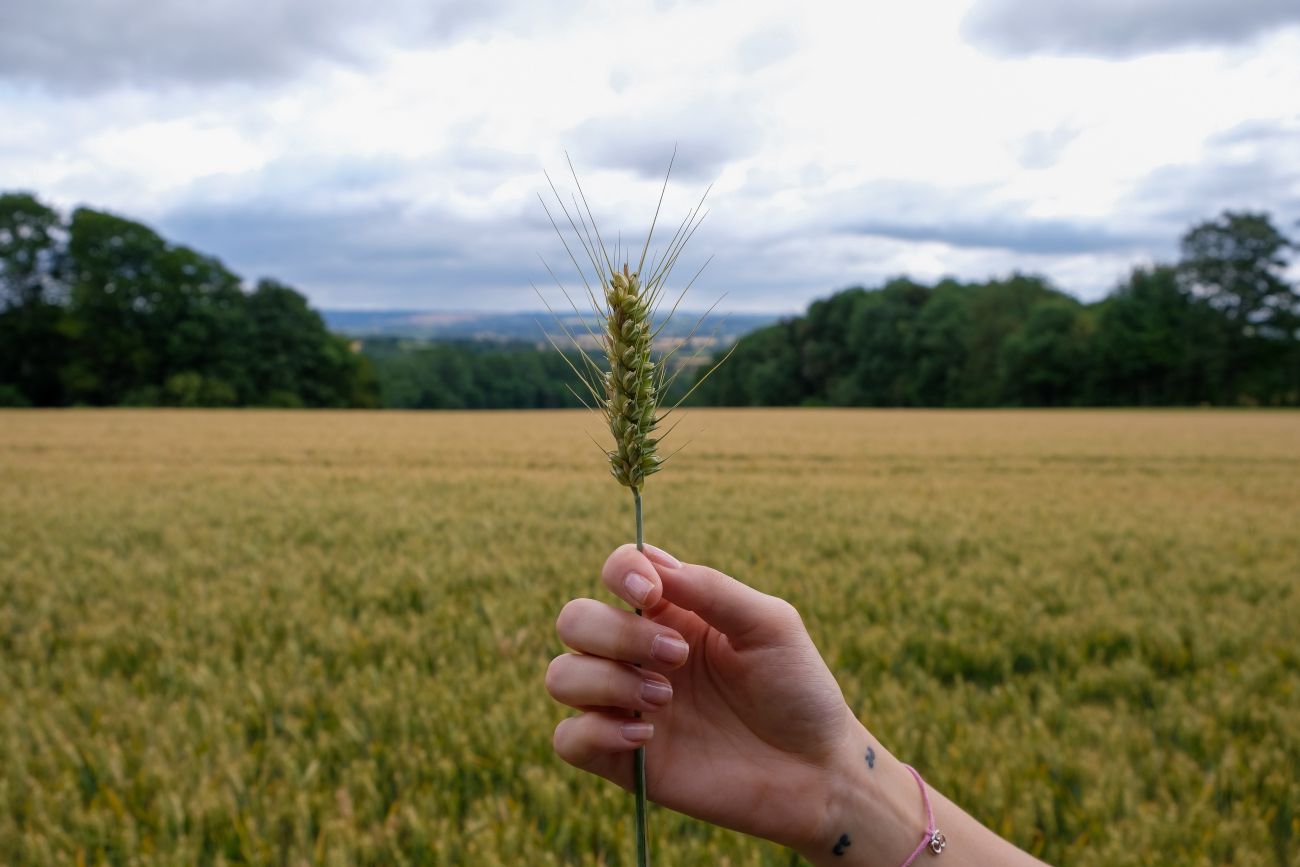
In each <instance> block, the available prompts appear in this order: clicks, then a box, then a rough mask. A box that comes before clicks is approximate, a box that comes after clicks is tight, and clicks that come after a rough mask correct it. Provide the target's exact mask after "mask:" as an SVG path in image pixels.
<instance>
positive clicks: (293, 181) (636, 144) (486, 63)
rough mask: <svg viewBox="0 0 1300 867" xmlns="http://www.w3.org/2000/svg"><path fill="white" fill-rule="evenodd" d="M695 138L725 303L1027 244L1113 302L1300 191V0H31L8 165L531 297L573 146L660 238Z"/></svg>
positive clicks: (5, 29) (193, 241)
mask: <svg viewBox="0 0 1300 867" xmlns="http://www.w3.org/2000/svg"><path fill="white" fill-rule="evenodd" d="M372 6H374V7H377V8H371V7H372ZM674 145H676V147H677V150H678V157H677V164H676V168H675V170H674V175H673V179H672V182H671V183H670V185H669V189H668V196H667V200H666V206H665V208H666V214H667V216H668V217H669V218H671V219H674V220H675V219H678V218H680V217H681V216H683V215H684V214H685V212H686V210H687V208H688V207H689V206H690V205H691V204H692V203H693V202H694V201H695V200H696V199H697V198H698V197H699V195H700V194H701V193H702V192H703V191H704V189H705V188H706V187H707V186H708V185H709V184H712V185H713V187H712V192H711V194H710V196H709V207H710V212H709V216H708V219H707V220H706V221H705V224H704V226H703V227H702V228H701V229H700V231H699V233H698V234H697V235H696V237H695V239H694V240H693V242H692V247H691V249H690V250H689V251H688V253H687V255H686V257H685V258H684V259H683V268H682V272H683V273H685V272H686V269H687V267H689V266H690V265H692V264H697V263H698V262H700V261H702V260H703V259H704V258H705V257H706V256H708V255H712V256H713V257H714V258H713V262H712V264H711V265H710V266H709V269H708V271H706V273H705V275H704V277H703V278H701V282H700V284H699V289H698V290H697V292H696V296H695V297H696V298H697V299H698V300H700V301H701V302H702V303H701V304H698V305H696V306H703V304H707V303H708V302H709V301H711V300H712V299H713V298H715V297H717V296H718V295H721V294H722V293H726V299H725V301H724V303H723V305H722V306H723V308H724V309H732V310H752V311H795V310H799V309H801V308H802V307H803V306H804V305H805V304H806V302H807V301H808V300H810V299H812V298H814V297H818V296H821V295H825V294H827V293H829V292H830V291H832V290H834V289H837V288H841V287H844V286H847V285H852V284H860V283H864V284H868V285H870V284H871V283H873V282H876V281H879V280H881V279H883V278H886V277H888V276H892V275H897V274H904V273H906V274H909V275H911V276H914V277H918V278H924V279H932V278H937V277H940V276H943V275H955V276H959V277H967V278H983V277H987V276H989V275H995V274H1006V273H1008V272H1010V271H1011V270H1013V269H1019V270H1022V271H1032V272H1038V273H1042V274H1046V275H1047V276H1049V277H1050V278H1051V279H1052V280H1053V281H1055V283H1056V284H1057V285H1058V286H1059V287H1061V288H1063V289H1065V290H1067V291H1070V292H1072V293H1074V294H1076V295H1078V296H1080V297H1083V298H1095V297H1099V296H1100V295H1102V294H1104V293H1105V292H1106V291H1107V290H1108V289H1109V288H1110V287H1112V286H1113V285H1114V283H1115V281H1116V280H1117V279H1118V278H1119V277H1121V276H1122V275H1123V274H1124V273H1126V272H1127V270H1128V269H1129V268H1131V267H1132V266H1133V265H1134V264H1136V263H1141V262H1147V261H1151V260H1153V259H1167V258H1170V257H1171V256H1173V255H1174V253H1175V251H1176V245H1177V238H1178V236H1179V234H1180V233H1181V232H1182V231H1183V230H1184V229H1185V228H1186V227H1187V226H1188V225H1189V224H1191V223H1192V222H1194V221H1196V220H1199V219H1204V218H1207V217H1210V216H1213V215H1215V214H1217V213H1218V212H1219V211H1221V210H1223V209H1224V208H1251V209H1267V210H1270V211H1272V212H1273V213H1274V215H1275V217H1276V218H1277V219H1278V221H1279V222H1281V223H1283V224H1284V225H1286V226H1287V227H1288V228H1291V227H1293V226H1294V225H1295V221H1296V220H1297V219H1298V218H1300V3H1297V2H1296V0H1232V2H1227V0H1091V2H1088V3H1078V2H1068V0H974V2H964V0H951V2H949V0H926V2H924V3H849V2H844V3H826V2H818V0H803V2H799V3H789V2H777V0H757V2H756V0H735V2H732V0H717V2H668V0H657V2H619V3H613V2H606V3H594V2H593V3H585V4H584V3H578V2H559V0H397V2H386V3H385V2H381V3H377V4H362V3H357V2H354V0H223V2H220V3H213V4H199V3H192V2H173V0H44V2H41V3H4V4H3V5H0V189H25V190H31V191H33V192H36V193H37V194H38V195H40V196H41V197H42V198H43V199H45V200H46V201H49V202H51V203H53V204H56V205H58V206H60V207H64V208H71V207H73V206H75V205H79V204H86V205H90V206H92V207H97V208H102V209H106V210H111V211H115V212H118V213H121V214H123V215H126V216H130V217H133V218H136V219H140V220H143V221H144V222H146V223H148V224H150V225H151V226H154V227H155V228H157V229H159V230H160V231H162V232H163V233H164V234H165V235H166V236H167V237H168V238H169V239H171V240H174V241H177V242H180V243H185V244H189V245H191V246H194V247H196V248H198V249H199V250H202V251H204V252H207V253H211V254H214V255H216V256H218V257H220V258H221V259H223V260H224V261H225V262H226V263H227V265H229V266H230V267H232V268H233V269H234V270H236V271H237V272H239V273H240V274H242V275H243V276H245V277H246V278H255V277H258V276H263V275H268V276H275V277H278V278H280V279H283V280H285V281H287V282H290V283H292V284H294V285H295V286H297V287H298V288H300V289H301V290H302V291H304V292H305V293H306V294H307V295H308V296H309V297H310V298H311V299H312V301H313V302H314V303H316V304H317V305H320V306H326V307H346V308H358V309H364V308H370V309H377V308H394V307H400V308H437V309H479V310H511V309H534V308H536V307H537V306H538V304H537V301H536V299H535V296H534V295H533V291H532V289H530V288H529V284H530V281H537V282H538V283H539V284H541V285H543V286H544V285H545V283H546V280H547V279H548V278H547V277H546V272H545V271H544V270H543V268H542V266H541V264H540V262H539V259H538V257H539V254H540V255H542V256H545V257H546V258H547V259H548V260H549V261H552V262H553V263H555V264H557V265H558V264H562V263H563V262H564V255H563V251H562V248H560V247H559V246H558V243H557V242H556V241H555V239H554V236H553V234H552V230H551V227H550V225H549V223H548V222H547V219H546V215H545V213H544V211H543V210H542V207H541V205H540V204H539V202H538V199H537V194H538V193H542V192H547V193H548V194H549V191H548V188H547V185H546V179H545V177H544V175H543V171H544V170H549V171H550V172H551V174H552V176H555V177H556V178H557V181H558V180H561V179H562V177H563V175H564V173H565V172H566V171H567V168H566V163H565V153H566V152H567V153H568V154H570V155H571V157H572V159H573V162H574V164H575V165H576V166H577V168H578V171H579V176H580V179H581V181H582V183H583V187H584V189H585V190H586V191H587V193H588V195H589V197H590V198H591V200H592V206H593V210H594V211H595V216H596V218H597V220H598V221H599V222H600V224H601V228H602V229H603V230H604V231H605V233H606V234H607V235H609V236H616V235H617V234H618V233H620V232H621V233H622V235H623V237H624V238H633V237H639V236H641V235H643V234H644V232H645V230H646V228H647V226H648V223H649V219H650V216H651V214H652V211H653V206H654V201H655V198H656V196H657V194H658V186H659V183H660V181H661V179H662V173H663V171H664V168H665V167H666V165H667V162H668V159H669V156H670V155H671V153H672V150H673V147H674ZM571 188H572V182H571V181H570V182H568V183H566V184H564V185H562V190H570V189H571ZM692 256H694V258H692ZM562 276H565V275H563V274H562ZM565 278H566V280H567V279H569V278H568V277H567V276H566V277H565Z"/></svg>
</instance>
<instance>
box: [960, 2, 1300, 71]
mask: <svg viewBox="0 0 1300 867" xmlns="http://www.w3.org/2000/svg"><path fill="white" fill-rule="evenodd" d="M1297 24H1300V3H1297V2H1296V0H1236V2H1233V3H1224V2H1222V0H1088V2H1072V0H978V2H977V3H976V4H975V6H974V7H973V8H972V9H971V10H970V12H969V13H967V16H966V18H965V20H964V21H963V22H962V33H963V35H964V36H965V37H966V38H967V39H968V40H970V41H971V42H973V43H975V44H976V45H979V46H982V47H984V48H987V49H989V50H991V51H993V52H996V53H999V54H1006V55H1013V56H1020V55H1034V54H1066V55H1095V56H1101V57H1110V58H1127V57H1135V56H1138V55H1141V54H1148V53H1152V52H1158V51H1166V50H1171V49H1179V48H1188V47H1196V46H1209V45H1234V44H1239V43H1243V42H1247V41H1249V40H1252V39H1254V38H1256V37H1258V36H1261V35H1263V34H1266V33H1268V32H1270V31H1272V30H1275V29H1278V28H1282V27H1287V26H1292V25H1297Z"/></svg>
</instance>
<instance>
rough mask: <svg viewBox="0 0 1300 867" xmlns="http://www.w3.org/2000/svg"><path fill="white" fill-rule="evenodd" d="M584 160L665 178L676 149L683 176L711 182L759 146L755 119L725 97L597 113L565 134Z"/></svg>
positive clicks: (675, 169) (676, 166)
mask: <svg viewBox="0 0 1300 867" xmlns="http://www.w3.org/2000/svg"><path fill="white" fill-rule="evenodd" d="M565 138H566V139H567V140H568V141H571V142H572V143H573V144H572V148H573V151H574V156H575V158H576V159H577V160H579V161H581V162H582V163H584V164H588V165H592V166H595V167H599V168H607V169H621V170H627V171H631V172H634V173H636V174H637V175H640V176H641V177H644V178H661V177H663V174H664V170H665V169H666V168H667V167H668V159H669V157H671V156H672V153H673V148H674V147H676V149H677V161H676V162H675V163H674V164H673V174H674V175H675V176H677V177H679V178H685V179H691V180H705V181H711V180H713V179H715V178H716V177H717V176H718V173H719V172H721V170H722V167H723V166H725V165H726V164H727V163H729V162H731V161H732V160H735V159H739V158H741V157H744V156H748V155H749V154H751V153H753V152H754V151H755V150H757V148H758V145H759V129H758V125H757V124H756V123H755V122H754V120H753V119H752V118H751V117H749V116H748V115H747V114H745V113H743V112H741V111H740V110H739V109H737V108H735V107H734V106H732V105H729V104H724V103H722V102H721V101H716V102H707V101H703V100H697V101H694V102H689V103H685V104H683V105H680V106H676V107H674V108H673V109H672V110H671V111H670V112H668V113H656V112H652V113H647V114H608V115H603V116H599V117H595V118H592V119H591V120H587V121H585V122H583V123H581V124H579V125H578V126H577V127H575V128H574V129H572V130H570V131H569V133H568V134H567V135H566V136H565Z"/></svg>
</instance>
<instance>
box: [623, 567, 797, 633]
mask: <svg viewBox="0 0 1300 867" xmlns="http://www.w3.org/2000/svg"><path fill="white" fill-rule="evenodd" d="M639 578H649V579H650V581H651V584H652V587H651V589H650V590H649V591H647V592H646V593H645V594H644V596H643V597H642V599H643V602H642V603H638V602H637V601H636V600H635V599H634V598H632V596H633V591H632V589H631V588H634V587H639V586H641V585H640V583H639V581H638V580H637V579H639ZM601 579H602V580H603V581H604V582H605V586H606V587H608V588H609V589H610V590H612V591H614V593H616V594H617V595H619V596H620V597H622V598H623V599H625V600H627V601H629V602H631V603H632V604H640V606H641V607H642V608H645V609H647V613H649V614H651V615H652V616H653V615H654V613H655V610H656V609H657V608H658V607H659V606H662V605H663V604H666V603H671V604H673V605H677V606H680V607H681V608H685V609H687V610H689V611H693V612H695V614H697V615H698V616H699V617H700V619H702V620H704V621H705V622H706V623H708V624H709V625H710V626H712V627H714V628H715V629H717V630H718V631H719V632H721V633H723V634H724V635H726V636H727V638H728V639H729V640H730V641H731V644H732V646H733V647H739V646H741V645H743V644H763V643H775V642H779V641H781V640H784V639H786V638H788V637H789V636H791V635H792V634H797V633H798V631H800V630H802V623H801V621H800V620H799V615H798V612H796V611H795V610H794V607H793V606H791V605H790V604H789V603H788V602H786V601H785V600H784V599H778V598H777V597H775V596H769V595H767V594H766V593H761V592H759V591H758V590H755V589H754V588H752V587H750V586H748V585H746V584H742V583H741V582H739V581H737V580H736V579H735V578H732V577H730V576H729V575H724V574H723V573H721V572H719V571H718V570H716V569H710V568H709V567H708V566H698V565H695V564H692V563H682V562H681V561H679V560H677V558H675V557H673V556H672V555H671V554H669V553H667V552H665V551H661V550H659V549H658V548H655V547H653V546H651V545H647V546H646V550H645V552H644V553H643V552H641V551H638V550H637V549H636V546H634V545H623V546H622V547H620V548H618V549H616V550H615V551H614V553H613V554H611V555H610V556H609V559H607V560H606V561H605V567H604V569H603V570H601Z"/></svg>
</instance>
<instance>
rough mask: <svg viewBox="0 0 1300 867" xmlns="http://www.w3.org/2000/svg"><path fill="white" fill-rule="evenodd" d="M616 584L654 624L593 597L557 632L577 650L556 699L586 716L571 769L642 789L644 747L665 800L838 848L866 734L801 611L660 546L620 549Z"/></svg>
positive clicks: (753, 828) (572, 745)
mask: <svg viewBox="0 0 1300 867" xmlns="http://www.w3.org/2000/svg"><path fill="white" fill-rule="evenodd" d="M601 578H602V580H603V581H604V583H605V586H606V587H607V588H608V589H609V590H610V591H611V592H613V593H614V594H615V595H616V596H618V597H619V598H621V599H623V600H624V601H625V602H627V603H628V604H630V605H633V606H636V607H640V608H642V609H643V610H644V614H645V616H644V617H637V616H635V615H634V614H633V613H632V612H630V611H626V610H623V609H620V608H615V607H613V606H611V605H607V604H605V603H603V602H598V601H596V600H594V599H574V600H572V601H570V602H569V603H568V604H566V605H565V606H564V608H563V610H562V611H561V612H560V616H559V619H558V620H557V621H556V629H557V630H558V632H559V635H560V638H561V640H563V642H564V643H565V644H566V645H567V646H568V647H570V648H572V649H573V650H575V651H577V653H570V654H564V655H562V656H559V657H557V658H556V659H555V660H554V661H552V663H551V665H550V668H549V669H548V670H547V673H546V687H547V690H548V691H549V692H550V694H551V695H552V697H554V698H555V699H556V700H557V701H559V702H562V703H564V704H566V705H569V706H571V707H574V708H577V709H579V710H581V711H583V712H582V713H581V714H579V715H578V716H575V717H571V718H569V719H566V720H563V721H562V722H561V723H560V724H559V725H558V726H557V727H556V729H555V737H554V745H555V751H556V752H557V753H558V754H559V756H560V757H561V758H562V759H564V760H565V761H567V762H568V763H570V764H572V765H574V766H576V767H578V768H581V769H583V770H585V771H590V772H591V773H594V774H599V775H600V776H602V777H605V778H606V779H609V780H613V781H614V782H615V783H617V784H619V785H620V786H622V787H624V788H626V789H631V787H632V757H631V752H632V751H633V750H635V749H636V747H638V746H640V745H643V744H644V745H645V747H646V788H647V795H648V797H649V798H650V799H651V800H652V801H655V802H656V803H659V804H662V805H664V806H666V807H669V808H671V809H674V810H677V811H679V812H682V813H686V814H688V815H691V816H695V817H696V818H699V819H703V820H705V821H708V822H712V823H714V824H718V825H722V826H725V827H728V828H733V829H736V830H739V831H742V832H745V833H748V834H753V835H755V836H759V837H764V838H767V839H770V840H775V841H777V842H780V843H783V844H785V845H788V846H792V847H795V848H797V849H805V848H809V847H811V848H813V849H815V850H816V849H826V848H827V847H826V846H823V845H822V844H823V843H824V841H825V840H826V839H827V836H828V834H831V833H832V831H830V830H828V827H829V826H828V824H827V823H828V821H829V819H828V817H829V816H830V815H831V812H832V811H831V809H830V807H831V805H830V803H829V801H830V800H831V799H832V798H833V797H834V793H836V792H837V791H839V790H840V789H841V788H842V786H843V780H844V778H845V776H846V774H845V765H846V764H853V763H856V764H862V763H863V755H864V752H865V746H864V745H865V744H866V743H867V740H866V739H867V734H866V731H865V729H864V728H863V727H862V726H861V724H860V723H859V722H858V721H857V719H856V717H855V716H854V714H853V713H852V711H850V709H849V708H848V706H847V704H846V703H845V701H844V695H843V693H842V692H841V691H840V688H839V685H838V684H837V683H836V682H835V678H834V676H833V675H832V674H831V672H830V670H829V669H828V668H827V666H826V663H825V662H824V661H823V660H822V658H821V655H820V654H819V653H818V652H817V648H816V647H815V646H814V645H813V642H812V639H811V638H810V637H809V635H808V632H807V630H806V629H805V628H804V625H803V621H802V619H801V618H800V616H799V613H798V612H797V611H796V610H795V609H794V607H793V606H792V605H790V604H789V603H788V602H786V601H784V600H782V599H779V598H777V597H774V596H769V595H767V594H764V593H760V592H759V591H757V590H755V589H753V588H751V587H748V586H746V585H745V584H742V583H741V582H739V581H737V580H735V579H733V578H730V577H728V576H726V575H724V574H722V573H721V572H718V571H716V570H714V569H710V568H708V567H706V566H698V565H693V564H683V563H680V562H678V561H677V560H676V559H675V558H673V557H672V556H671V555H669V554H667V553H665V552H663V551H660V550H658V549H656V548H653V547H650V546H646V549H645V553H644V554H643V553H642V552H640V551H638V550H637V549H636V548H635V547H634V546H632V545H624V546H623V547H621V548H619V549H617V550H616V551H614V553H613V554H611V555H610V557H609V559H608V560H607V561H606V562H605V566H604V569H603V570H602V572H601ZM636 665H640V666H641V668H636V667H635V666H636ZM633 711H640V712H641V713H642V714H644V719H641V720H637V719H634V718H633V717H632V712H633ZM876 750H877V751H878V752H879V753H880V754H881V757H882V759H883V758H884V757H885V753H884V750H883V748H880V747H879V746H878V745H877V746H876ZM873 755H874V753H873ZM903 773H905V771H903ZM909 782H910V781H909Z"/></svg>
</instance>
